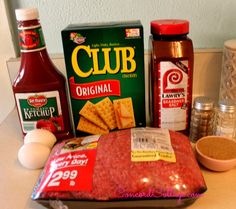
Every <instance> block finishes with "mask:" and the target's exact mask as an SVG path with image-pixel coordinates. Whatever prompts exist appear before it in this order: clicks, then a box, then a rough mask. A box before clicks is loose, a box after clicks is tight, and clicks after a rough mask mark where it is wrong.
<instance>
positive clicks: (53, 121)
mask: <svg viewBox="0 0 236 209" xmlns="http://www.w3.org/2000/svg"><path fill="white" fill-rule="evenodd" d="M15 96H16V102H17V107H18V112H19V115H20V120H21V124H22V130H23V132H24V133H27V132H29V131H31V130H33V129H35V128H43V129H47V130H49V131H51V132H53V133H57V132H59V131H63V130H64V124H63V118H62V109H61V104H60V97H59V92H58V91H47V92H38V93H16V94H15Z"/></svg>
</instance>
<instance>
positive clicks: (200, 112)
mask: <svg viewBox="0 0 236 209" xmlns="http://www.w3.org/2000/svg"><path fill="white" fill-rule="evenodd" d="M213 120H214V101H213V100H212V99H210V98H208V97H204V96H201V97H196V98H195V100H194V104H193V108H192V114H191V123H190V136H189V137H190V139H191V141H193V142H196V141H197V140H198V139H200V138H201V137H203V136H208V135H212V134H213Z"/></svg>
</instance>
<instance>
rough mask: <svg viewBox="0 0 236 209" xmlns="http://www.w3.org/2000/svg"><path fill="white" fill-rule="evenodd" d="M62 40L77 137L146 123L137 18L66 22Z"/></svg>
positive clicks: (142, 51) (142, 59) (140, 26)
mask: <svg viewBox="0 0 236 209" xmlns="http://www.w3.org/2000/svg"><path fill="white" fill-rule="evenodd" d="M62 41H63V48H64V55H65V63H66V71H67V79H68V86H69V90H70V99H71V107H72V113H73V120H74V128H75V131H76V136H81V135H86V134H106V133H108V132H110V131H112V130H118V129H126V128H132V127H138V126H141V127H143V126H146V116H145V86H144V85H145V84H144V47H143V27H142V25H141V23H140V21H129V22H110V23H95V24H91V23H90V24H79V25H69V26H68V27H67V28H65V29H64V30H63V31H62Z"/></svg>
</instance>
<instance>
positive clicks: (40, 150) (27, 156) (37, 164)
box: [18, 142, 51, 169]
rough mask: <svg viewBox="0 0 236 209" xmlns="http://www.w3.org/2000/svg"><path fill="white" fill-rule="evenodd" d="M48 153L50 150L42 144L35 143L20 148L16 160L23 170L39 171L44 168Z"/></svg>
mask: <svg viewBox="0 0 236 209" xmlns="http://www.w3.org/2000/svg"><path fill="white" fill-rule="evenodd" d="M50 151H51V150H50V148H49V147H47V146H45V145H43V144H40V143H37V142H31V143H27V144H24V145H23V146H22V147H21V148H20V150H19V152H18V160H19V161H20V163H21V164H22V165H23V166H24V167H25V168H28V169H40V168H43V167H44V165H45V163H46V161H47V159H48V156H49V154H50Z"/></svg>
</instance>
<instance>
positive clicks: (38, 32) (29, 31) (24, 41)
mask: <svg viewBox="0 0 236 209" xmlns="http://www.w3.org/2000/svg"><path fill="white" fill-rule="evenodd" d="M18 31H19V32H18V38H19V45H20V50H21V52H33V51H38V50H42V49H44V48H45V42H44V38H43V34H42V33H43V32H42V28H41V26H40V25H37V26H31V27H20V28H18Z"/></svg>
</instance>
